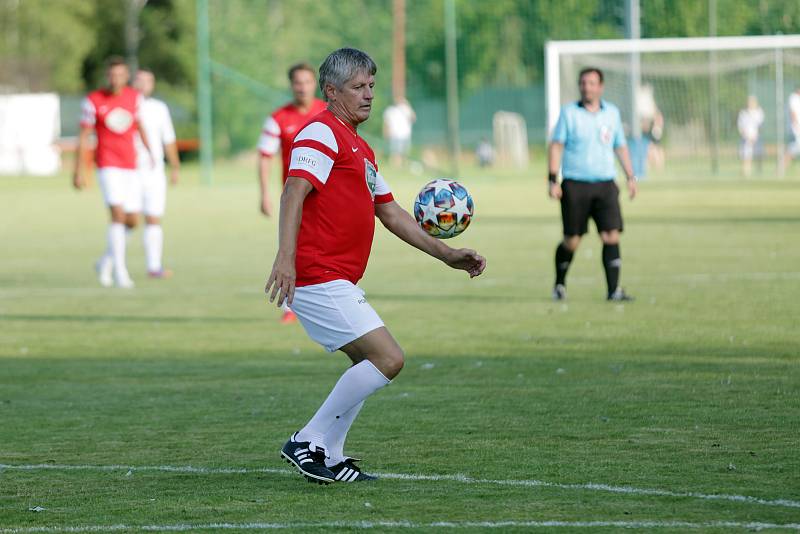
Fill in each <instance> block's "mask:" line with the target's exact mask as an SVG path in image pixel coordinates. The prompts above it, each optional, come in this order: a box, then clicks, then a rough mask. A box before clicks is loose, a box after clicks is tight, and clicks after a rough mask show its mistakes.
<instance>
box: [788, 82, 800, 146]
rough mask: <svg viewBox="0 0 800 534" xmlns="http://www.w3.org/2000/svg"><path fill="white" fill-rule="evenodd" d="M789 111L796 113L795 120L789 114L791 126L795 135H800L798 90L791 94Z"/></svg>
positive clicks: (799, 97)
mask: <svg viewBox="0 0 800 534" xmlns="http://www.w3.org/2000/svg"><path fill="white" fill-rule="evenodd" d="M789 111H790V112H791V113H793V114H794V120H792V116H791V115H789V126H791V127H792V132H794V134H795V136H800V94H798V93H797V91H795V92H794V93H792V94H791V95H790V96H789Z"/></svg>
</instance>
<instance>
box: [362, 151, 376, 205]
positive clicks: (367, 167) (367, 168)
mask: <svg viewBox="0 0 800 534" xmlns="http://www.w3.org/2000/svg"><path fill="white" fill-rule="evenodd" d="M364 177H365V178H366V180H367V187H368V188H369V194H370V195H372V200H375V184H376V183H377V181H378V170H377V169H376V168H375V165H373V164H372V162H371V161H370V160H368V159H367V158H364Z"/></svg>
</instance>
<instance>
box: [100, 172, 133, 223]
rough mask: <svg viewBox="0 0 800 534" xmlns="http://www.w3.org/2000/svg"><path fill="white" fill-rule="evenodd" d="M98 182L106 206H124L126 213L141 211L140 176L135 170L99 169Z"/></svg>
mask: <svg viewBox="0 0 800 534" xmlns="http://www.w3.org/2000/svg"><path fill="white" fill-rule="evenodd" d="M97 181H98V183H99V184H100V190H101V191H102V192H103V200H105V201H106V206H122V207H123V209H124V210H125V213H138V212H139V211H141V206H142V201H141V195H140V194H137V192H138V191H139V190H140V184H139V174H138V172H137V171H136V170H134V169H120V168H118V167H103V168H102V169H97Z"/></svg>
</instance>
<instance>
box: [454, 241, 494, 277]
mask: <svg viewBox="0 0 800 534" xmlns="http://www.w3.org/2000/svg"><path fill="white" fill-rule="evenodd" d="M444 262H445V263H446V264H447V265H449V266H450V267H452V268H453V269H461V270H462V271H467V272H468V273H469V277H470V278H475V277H476V276H479V275H480V274H481V273H482V272H483V270H484V269H485V268H486V258H484V257H483V256H481V255H480V254H478V253H477V252H475V251H474V250H471V249H468V248H458V249H453V250H452V251H451V252H450V254H449V255H448V256H447V257H446V258H445V260H444Z"/></svg>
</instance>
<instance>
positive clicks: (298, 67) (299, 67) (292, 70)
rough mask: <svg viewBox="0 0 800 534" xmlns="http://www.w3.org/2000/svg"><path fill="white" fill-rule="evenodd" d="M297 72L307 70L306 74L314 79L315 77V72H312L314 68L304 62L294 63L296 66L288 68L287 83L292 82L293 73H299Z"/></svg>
mask: <svg viewBox="0 0 800 534" xmlns="http://www.w3.org/2000/svg"><path fill="white" fill-rule="evenodd" d="M299 70H307V71H308V72H310V73H311V74H313V75H314V77H315V78H316V77H317V71H316V70H314V67H312V66H311V65H310V64H309V63H306V62H305V61H304V62H302V63H296V64H294V65H292V66H291V67H289V72H288V73H287V74H288V76H289V81H290V82H291V81H294V73H295V72H297V71H299Z"/></svg>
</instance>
